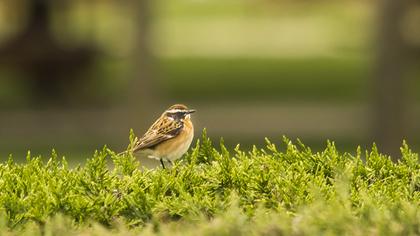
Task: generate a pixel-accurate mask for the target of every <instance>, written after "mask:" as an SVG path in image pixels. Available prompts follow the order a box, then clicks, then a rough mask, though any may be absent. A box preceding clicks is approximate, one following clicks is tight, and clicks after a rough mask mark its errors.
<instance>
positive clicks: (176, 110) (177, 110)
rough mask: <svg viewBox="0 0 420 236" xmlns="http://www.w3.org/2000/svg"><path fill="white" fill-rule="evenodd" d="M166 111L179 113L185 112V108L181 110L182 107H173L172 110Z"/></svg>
mask: <svg viewBox="0 0 420 236" xmlns="http://www.w3.org/2000/svg"><path fill="white" fill-rule="evenodd" d="M166 112H169V113H177V112H185V110H181V109H171V110H168V111H166Z"/></svg>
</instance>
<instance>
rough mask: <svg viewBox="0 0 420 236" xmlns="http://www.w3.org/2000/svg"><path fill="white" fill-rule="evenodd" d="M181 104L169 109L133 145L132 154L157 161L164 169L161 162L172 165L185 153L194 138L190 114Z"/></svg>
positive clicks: (191, 110)
mask: <svg viewBox="0 0 420 236" xmlns="http://www.w3.org/2000/svg"><path fill="white" fill-rule="evenodd" d="M194 112H195V110H193V109H188V108H187V106H185V105H183V104H175V105H173V106H171V107H169V108H168V109H167V110H166V111H164V112H163V113H162V115H161V116H160V117H159V118H158V119H157V120H156V121H155V123H153V124H152V126H151V127H150V128H149V129H148V130H147V132H146V133H145V134H144V135H143V136H142V137H141V138H140V139H139V140H138V141H137V142H136V143H135V145H134V147H133V149H132V150H131V151H132V152H133V153H139V154H143V155H145V156H147V157H149V158H153V159H157V160H159V161H160V163H161V164H162V167H163V168H164V169H165V164H164V163H163V161H167V162H169V163H171V164H172V161H175V160H177V159H179V158H180V157H182V155H184V153H186V152H187V150H188V148H189V147H190V145H191V142H192V140H193V137H194V126H193V123H192V122H191V113H194Z"/></svg>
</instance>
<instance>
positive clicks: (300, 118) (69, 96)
mask: <svg viewBox="0 0 420 236" xmlns="http://www.w3.org/2000/svg"><path fill="white" fill-rule="evenodd" d="M419 78H420V1H418V0H399V1H395V0H371V1H366V0H341V1H337V0H335V1H334V0H311V1H308V0H171V1H163V0H121V1H111V0H72V1H70V0H51V1H48V0H3V1H0V157H1V160H5V159H7V157H8V155H9V154H13V157H14V158H15V159H24V158H25V155H26V152H27V150H31V152H32V154H35V155H37V154H42V155H47V156H48V154H49V153H50V152H51V149H52V148H55V149H56V150H57V151H58V153H59V155H65V156H66V157H67V159H68V160H70V162H72V161H73V162H80V161H82V160H84V159H85V158H87V157H89V156H91V154H92V153H93V151H94V150H95V149H97V148H101V147H102V146H103V145H105V144H106V145H108V146H109V147H111V148H112V149H113V150H116V151H121V150H124V149H125V148H126V147H127V144H128V134H129V129H130V128H133V129H134V131H135V133H136V134H137V135H138V136H140V135H142V134H143V133H144V132H145V131H146V129H147V128H148V126H149V125H150V124H151V123H152V122H153V121H154V120H155V119H156V118H157V117H158V116H159V115H160V113H161V112H162V111H163V110H164V109H166V108H167V107H168V106H170V105H172V104H174V103H185V104H187V105H188V106H190V107H192V108H195V109H197V110H198V112H197V113H195V114H194V122H195V124H196V136H199V135H200V134H201V130H202V129H203V128H204V127H207V130H208V134H209V136H210V137H213V138H215V140H216V141H217V140H218V139H219V138H220V137H224V139H225V143H226V144H227V145H228V146H230V147H232V146H234V145H236V144H237V143H241V146H242V147H243V148H244V149H247V148H249V147H251V145H252V144H256V145H258V146H259V147H262V146H263V145H264V137H269V138H270V139H271V140H272V141H273V142H276V143H280V142H281V139H282V136H283V135H286V136H287V137H289V138H292V139H295V138H300V139H301V140H302V141H303V142H304V143H305V144H307V145H309V146H310V147H311V148H312V149H314V150H320V149H321V148H323V147H324V146H325V144H326V140H328V139H329V140H334V141H335V142H336V144H337V146H338V147H339V148H340V150H341V151H348V152H355V150H356V147H357V145H361V146H362V147H370V146H371V145H372V143H373V142H374V141H375V142H376V143H377V144H378V146H379V148H380V150H382V151H383V152H385V153H388V154H394V155H395V157H396V158H398V156H399V155H398V153H399V146H400V145H401V143H402V140H403V139H406V140H407V141H408V143H409V144H410V145H411V147H412V148H413V149H414V150H416V151H419V150H420V143H419V141H420V133H419V131H420V123H419V122H418V121H419V118H420V107H419V102H420V79H419Z"/></svg>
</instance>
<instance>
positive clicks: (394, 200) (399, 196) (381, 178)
mask: <svg viewBox="0 0 420 236" xmlns="http://www.w3.org/2000/svg"><path fill="white" fill-rule="evenodd" d="M131 140H132V141H133V140H134V135H131ZM132 143H133V142H132ZM401 151H402V158H401V159H400V161H399V162H397V163H393V162H392V161H391V160H390V158H389V157H386V156H384V155H381V154H380V153H379V152H378V150H377V149H376V147H373V148H372V150H370V151H366V152H365V153H364V154H362V151H361V150H360V148H359V149H357V152H356V153H357V154H356V155H350V154H347V153H340V152H339V151H338V150H337V149H336V148H335V146H334V144H333V143H328V145H327V147H326V148H325V150H324V151H322V152H312V151H311V149H310V148H309V147H306V146H304V145H303V144H301V143H300V142H298V144H297V145H296V144H293V143H292V142H291V141H290V140H288V139H286V138H285V139H284V143H283V144H280V145H279V147H277V146H276V145H275V144H273V143H270V142H268V141H267V147H266V148H265V149H257V148H254V149H253V150H251V151H249V152H243V151H241V149H240V148H239V147H237V148H235V150H232V151H229V150H227V149H226V148H225V147H224V145H223V142H221V144H220V146H219V147H218V149H215V148H214V145H213V144H212V142H211V141H210V140H209V139H208V138H207V137H206V135H205V133H204V134H203V137H202V139H201V140H200V142H198V143H197V144H196V146H195V147H193V148H192V149H191V151H190V153H189V154H188V155H186V156H185V157H184V158H183V159H182V160H180V161H178V162H176V163H175V165H174V166H173V167H172V168H170V169H152V170H141V169H139V162H138V161H136V159H135V158H134V157H133V156H131V155H125V156H117V155H115V153H114V152H113V151H112V150H109V149H108V148H106V147H105V148H103V150H102V151H98V152H96V154H95V155H94V156H93V157H92V158H91V159H89V160H87V162H86V164H85V165H83V166H79V167H76V168H69V167H68V165H67V162H66V161H65V160H64V159H63V160H59V158H58V157H57V155H56V154H55V152H53V153H52V155H51V158H50V160H49V161H48V162H46V163H45V162H42V160H41V159H40V158H39V157H31V156H30V154H28V157H27V161H26V163H22V164H16V163H15V162H14V161H13V160H11V159H10V160H9V161H7V162H5V163H2V164H0V213H1V214H0V215H1V217H0V219H1V220H0V234H2V235H4V234H7V235H24V234H26V235H56V234H60V235H75V234H95V235H106V234H108V235H111V234H112V235H114V234H119V235H135V234H139V233H140V234H144V235H343V234H345V235H419V234H420V211H419V202H420V164H419V159H418V154H416V153H412V152H411V151H410V149H409V148H408V146H407V145H406V144H404V145H403V147H402V149H401ZM362 159H365V160H366V161H362ZM110 164H112V165H113V167H112V168H109V165H110Z"/></svg>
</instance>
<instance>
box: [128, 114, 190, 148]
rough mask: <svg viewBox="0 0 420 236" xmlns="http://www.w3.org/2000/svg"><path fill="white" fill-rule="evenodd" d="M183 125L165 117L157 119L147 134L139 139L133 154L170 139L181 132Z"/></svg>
mask: <svg viewBox="0 0 420 236" xmlns="http://www.w3.org/2000/svg"><path fill="white" fill-rule="evenodd" d="M182 127H183V123H182V122H180V121H175V120H172V119H169V118H167V117H164V118H160V119H158V120H157V121H156V122H155V123H154V124H153V125H152V126H151V127H150V128H149V130H147V132H146V133H145V134H144V135H143V137H141V139H140V140H139V141H138V143H137V145H136V146H135V147H134V149H133V152H136V151H138V150H141V149H145V148H150V147H152V146H154V145H157V144H159V143H161V142H163V141H165V140H168V139H171V138H173V137H175V136H177V135H178V134H179V132H181V130H182Z"/></svg>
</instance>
